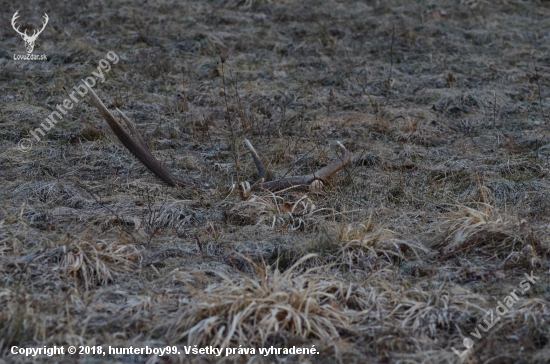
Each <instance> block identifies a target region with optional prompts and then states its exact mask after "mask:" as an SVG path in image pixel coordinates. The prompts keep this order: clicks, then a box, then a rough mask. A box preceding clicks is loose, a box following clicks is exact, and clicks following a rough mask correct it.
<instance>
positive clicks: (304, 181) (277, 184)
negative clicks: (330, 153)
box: [241, 139, 351, 195]
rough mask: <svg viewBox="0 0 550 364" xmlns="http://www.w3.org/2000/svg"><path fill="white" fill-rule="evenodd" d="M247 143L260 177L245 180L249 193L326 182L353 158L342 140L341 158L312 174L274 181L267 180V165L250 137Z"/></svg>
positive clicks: (244, 184) (244, 189) (244, 185)
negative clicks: (253, 179)
mask: <svg viewBox="0 0 550 364" xmlns="http://www.w3.org/2000/svg"><path fill="white" fill-rule="evenodd" d="M244 141H245V144H246V146H247V148H248V150H249V151H250V154H252V159H253V160H254V164H255V165H256V168H257V169H258V174H259V179H258V181H257V182H255V183H253V184H251V183H250V182H245V183H243V185H242V186H241V187H242V189H243V193H244V194H245V195H247V194H248V193H249V191H256V190H261V189H266V190H269V191H280V190H284V189H285V188H289V187H294V186H307V185H311V184H312V183H313V182H315V181H320V182H322V183H325V182H326V180H327V179H328V178H329V177H330V176H332V175H333V174H335V173H336V172H338V171H339V170H341V169H342V168H344V167H345V166H346V165H347V164H348V163H349V162H350V159H351V155H350V153H349V151H348V150H347V149H346V147H344V145H343V144H342V143H340V142H337V143H338V146H339V147H340V150H341V151H342V155H341V156H340V158H339V159H336V160H334V161H332V162H331V163H329V164H328V165H327V166H325V167H323V168H321V169H319V170H318V171H317V172H315V173H312V174H306V175H303V176H292V177H283V178H279V179H276V180H273V181H268V182H266V181H265V179H266V172H265V167H264V165H263V163H262V161H261V160H260V157H259V156H258V153H257V152H256V150H255V149H254V147H253V146H252V144H251V143H250V142H249V141H248V139H245V140H244Z"/></svg>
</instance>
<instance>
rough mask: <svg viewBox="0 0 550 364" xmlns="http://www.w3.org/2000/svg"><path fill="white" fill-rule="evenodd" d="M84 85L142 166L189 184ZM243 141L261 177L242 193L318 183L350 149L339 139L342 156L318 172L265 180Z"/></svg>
mask: <svg viewBox="0 0 550 364" xmlns="http://www.w3.org/2000/svg"><path fill="white" fill-rule="evenodd" d="M86 87H87V88H88V90H89V91H90V96H91V98H92V103H93V104H94V105H95V107H97V109H98V110H99V112H100V113H101V115H102V116H103V118H104V119H105V120H106V121H107V123H108V124H109V127H110V128H111V130H112V131H113V133H115V135H116V137H117V138H118V139H119V140H120V141H121V142H122V144H123V145H124V146H125V147H126V148H127V149H128V150H129V151H130V152H131V153H132V154H133V155H134V156H135V157H136V158H137V159H138V160H139V161H140V162H141V163H142V164H143V165H144V166H145V167H147V169H149V170H150V171H151V172H153V173H154V174H155V175H156V176H157V177H159V178H160V179H161V180H163V181H164V182H165V183H166V184H168V185H169V186H172V187H174V186H183V187H186V186H189V185H190V184H191V183H190V182H186V181H184V180H182V179H179V178H177V177H175V176H174V175H173V174H172V173H171V172H170V171H168V170H167V169H166V168H164V166H163V165H162V163H160V162H159V161H158V160H157V159H156V158H155V157H154V156H153V154H152V153H151V151H150V150H149V148H148V147H147V145H146V144H145V142H144V141H143V139H142V137H141V135H140V134H139V132H138V131H137V129H136V127H135V126H134V124H133V123H132V121H131V120H130V119H129V118H128V117H127V116H126V115H124V113H123V112H122V111H120V110H119V109H116V110H117V111H118V112H119V113H120V116H121V117H122V119H123V120H124V122H125V123H126V126H127V127H128V129H129V130H130V132H131V133H132V135H133V136H132V135H130V134H129V133H128V132H127V131H126V129H124V127H123V126H122V125H121V124H120V122H119V121H118V120H117V119H116V118H115V117H114V116H113V114H111V112H110V111H109V110H108V109H107V107H105V105H104V104H103V102H101V100H100V99H99V97H97V95H96V93H95V92H94V91H93V90H92V89H91V88H90V87H89V86H88V85H86ZM245 143H246V146H247V147H248V149H249V150H250V152H251V154H252V159H253V160H254V164H255V165H256V168H257V169H258V173H259V177H260V178H259V180H258V181H257V182H255V183H252V185H251V183H250V182H243V183H242V184H241V188H242V189H243V194H244V195H245V196H247V195H249V194H250V191H256V190H261V189H266V190H269V191H279V190H283V189H285V188H289V187H293V186H307V185H314V182H316V181H318V182H319V183H323V182H325V181H326V179H327V178H329V177H330V176H332V175H333V174H334V173H336V172H338V171H339V170H341V169H342V168H344V167H345V166H346V165H347V164H348V163H349V161H350V153H349V152H348V150H347V149H346V148H345V147H344V145H342V143H340V142H338V146H339V147H340V149H341V150H342V156H341V157H340V159H337V160H335V161H333V162H331V163H329V164H328V165H327V166H326V167H323V168H321V169H320V170H318V171H317V172H315V173H313V174H307V175H303V176H293V177H283V178H279V179H276V180H273V181H266V178H267V175H266V170H265V168H264V166H263V164H262V161H261V160H260V157H259V156H258V153H257V152H256V150H255V149H254V147H253V146H252V144H251V143H250V142H249V141H248V140H247V139H245ZM319 183H318V184H317V186H314V187H319Z"/></svg>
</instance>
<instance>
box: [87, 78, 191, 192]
mask: <svg viewBox="0 0 550 364" xmlns="http://www.w3.org/2000/svg"><path fill="white" fill-rule="evenodd" d="M86 87H88V90H89V91H90V96H91V98H92V102H93V104H94V105H95V107H97V109H98V110H99V112H100V113H101V116H103V118H104V119H105V121H107V124H109V127H110V128H111V130H112V131H113V133H115V135H116V137H117V138H118V140H120V141H121V142H122V144H123V145H124V146H125V147H126V149H128V150H129V151H130V152H131V153H132V154H133V155H134V156H135V157H136V158H137V159H138V160H139V161H140V162H141V163H142V164H143V165H144V166H145V167H147V169H148V170H150V171H151V172H153V173H154V174H155V175H156V176H157V177H158V178H160V179H161V180H163V181H164V182H165V183H166V184H167V185H169V186H172V187H174V186H182V187H186V186H189V185H190V184H191V183H190V182H186V181H184V180H182V179H179V178H177V177H175V176H174V175H173V174H172V173H171V172H170V171H169V170H167V169H166V168H164V166H163V165H162V163H160V162H159V161H158V160H157V159H156V158H155V157H154V156H153V154H152V153H151V151H150V150H149V148H148V147H147V144H145V142H144V141H143V138H142V137H141V135H140V134H139V132H138V131H137V129H136V127H135V126H134V123H132V121H131V120H130V119H129V118H128V117H127V116H126V115H124V113H123V112H122V111H120V110H119V109H116V110H117V111H118V112H119V114H120V116H121V117H122V119H123V120H124V122H125V123H126V126H127V127H128V129H130V132H131V133H132V134H133V136H132V135H130V134H129V133H128V132H127V131H126V129H124V127H123V126H122V125H121V124H120V122H119V121H118V120H117V119H116V118H115V117H114V116H113V114H111V112H110V111H109V110H108V109H107V107H105V105H103V102H101V100H100V99H99V97H97V95H96V94H95V92H94V90H92V89H91V88H90V87H89V86H88V85H86Z"/></svg>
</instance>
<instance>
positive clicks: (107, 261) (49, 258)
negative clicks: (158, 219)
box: [12, 240, 141, 290]
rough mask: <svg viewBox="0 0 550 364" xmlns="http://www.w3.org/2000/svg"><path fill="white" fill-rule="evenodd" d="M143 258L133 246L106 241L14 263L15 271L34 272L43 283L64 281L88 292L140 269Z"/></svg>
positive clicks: (25, 257)
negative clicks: (75, 284)
mask: <svg viewBox="0 0 550 364" xmlns="http://www.w3.org/2000/svg"><path fill="white" fill-rule="evenodd" d="M140 259H141V255H140V253H139V251H138V250H137V248H136V247H134V246H133V245H127V244H121V243H118V242H106V241H95V242H89V241H82V240H78V241H73V242H70V243H69V244H67V245H63V246H58V247H54V248H46V249H38V250H33V251H31V252H29V253H27V254H25V255H23V256H21V258H20V259H19V260H18V261H16V262H14V264H13V265H12V266H13V268H12V269H17V270H20V271H27V270H28V271H30V273H31V274H32V275H34V276H40V277H41V280H42V281H43V282H45V281H48V280H50V279H53V278H58V277H63V278H66V279H69V280H74V281H75V283H77V284H78V285H82V286H83V287H84V289H86V290H88V289H90V288H92V287H94V286H96V285H104V284H108V283H111V282H114V280H115V277H116V276H117V275H118V274H120V273H128V272H130V271H131V270H132V269H135V268H136V267H137V263H138V262H139V260H140Z"/></svg>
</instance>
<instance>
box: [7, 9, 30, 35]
mask: <svg viewBox="0 0 550 364" xmlns="http://www.w3.org/2000/svg"><path fill="white" fill-rule="evenodd" d="M17 18H19V10H17V11H16V12H15V14H13V17H12V18H11V26H12V27H13V29H14V30H15V31H16V32H17V33H19V34H20V35H25V36H26V35H27V31H26V30H25V33H21V32H20V31H19V27H20V26H19V27H17V28H16V27H15V21H16V20H17Z"/></svg>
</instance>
